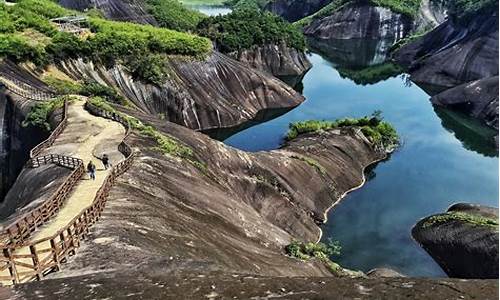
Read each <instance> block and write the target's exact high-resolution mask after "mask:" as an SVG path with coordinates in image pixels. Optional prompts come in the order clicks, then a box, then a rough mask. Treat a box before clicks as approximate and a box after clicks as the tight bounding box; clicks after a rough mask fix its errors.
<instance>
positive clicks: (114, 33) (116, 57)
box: [0, 0, 212, 84]
mask: <svg viewBox="0 0 500 300" xmlns="http://www.w3.org/2000/svg"><path fill="white" fill-rule="evenodd" d="M74 14H76V13H75V12H73V11H70V10H67V9H64V8H62V7H60V6H59V5H57V4H56V3H54V2H52V1H49V0H20V1H19V2H17V4H16V5H14V6H6V5H3V4H1V5H0V17H1V19H0V35H1V36H0V37H1V39H0V58H1V57H6V56H7V57H9V58H12V59H14V60H15V61H18V62H19V61H33V62H35V63H36V64H37V65H41V66H43V65H45V64H47V63H49V62H51V61H53V62H57V61H61V60H66V59H68V58H78V57H82V58H85V59H89V60H92V61H94V62H96V63H102V64H104V65H105V66H107V67H111V66H114V65H115V64H117V63H120V64H123V65H124V66H125V67H127V68H128V69H129V71H130V72H131V73H132V74H133V75H134V76H135V77H136V78H139V79H143V80H146V81H149V82H152V83H156V84H160V83H162V82H163V81H164V80H165V78H166V77H165V76H166V74H167V73H168V72H167V71H168V70H167V63H166V58H167V55H182V56H189V57H194V58H203V57H205V56H206V55H208V54H209V53H210V51H211V49H212V44H211V42H210V41H209V40H208V39H206V38H203V37H199V36H195V35H192V34H187V33H181V32H176V31H173V30H168V29H162V28H156V27H153V26H150V25H139V24H133V23H126V22H114V21H108V20H104V19H102V18H96V17H90V18H89V24H88V26H89V27H90V30H91V31H92V34H90V35H88V37H87V38H80V37H78V36H75V35H72V34H69V33H65V32H58V31H57V29H56V27H55V25H54V24H52V23H51V22H50V18H54V17H60V16H66V15H74ZM192 28H194V25H193V26H192ZM26 30H31V31H32V32H33V31H36V32H38V33H40V34H42V35H43V37H44V38H46V39H47V42H46V43H44V44H42V43H39V45H34V43H33V41H30V40H29V39H27V38H26V37H24V36H23V32H24V31H26Z"/></svg>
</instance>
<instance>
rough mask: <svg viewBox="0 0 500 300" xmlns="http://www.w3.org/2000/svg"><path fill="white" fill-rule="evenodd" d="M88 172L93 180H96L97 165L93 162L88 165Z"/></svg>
mask: <svg viewBox="0 0 500 300" xmlns="http://www.w3.org/2000/svg"><path fill="white" fill-rule="evenodd" d="M87 172H89V176H90V178H91V179H92V180H95V165H94V163H93V162H92V161H90V162H89V164H88V165H87Z"/></svg>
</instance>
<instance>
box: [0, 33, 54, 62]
mask: <svg viewBox="0 0 500 300" xmlns="http://www.w3.org/2000/svg"><path fill="white" fill-rule="evenodd" d="M0 57H7V58H9V59H11V60H13V61H27V60H29V61H32V62H34V63H37V64H40V65H44V64H45V63H46V53H45V49H44V48H43V47H42V46H40V45H32V44H30V41H29V40H28V39H27V38H26V37H24V36H22V35H16V34H11V33H8V34H3V33H0Z"/></svg>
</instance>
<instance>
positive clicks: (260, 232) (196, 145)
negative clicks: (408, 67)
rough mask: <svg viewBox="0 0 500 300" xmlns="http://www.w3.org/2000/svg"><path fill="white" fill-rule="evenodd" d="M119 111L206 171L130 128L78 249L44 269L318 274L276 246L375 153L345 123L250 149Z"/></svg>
mask: <svg viewBox="0 0 500 300" xmlns="http://www.w3.org/2000/svg"><path fill="white" fill-rule="evenodd" d="M129 113H131V114H134V115H136V116H137V117H139V118H141V119H143V120H148V121H149V122H150V123H151V124H154V125H155V126H157V128H160V129H161V130H162V131H163V132H165V133H168V134H170V135H171V136H173V137H174V138H176V139H178V140H179V141H182V143H184V144H185V145H187V146H189V147H190V148H191V149H193V151H194V155H195V156H196V157H197V159H199V160H200V161H201V162H202V163H204V164H206V169H205V170H200V169H197V168H196V167H194V166H192V165H191V164H189V163H187V162H184V161H181V160H179V159H176V158H172V157H169V156H165V155H163V154H160V153H158V152H157V151H156V150H154V146H155V144H154V143H153V142H152V141H151V140H150V139H149V138H144V137H142V136H140V135H137V134H133V135H132V136H131V137H130V138H129V142H130V143H131V144H132V145H133V147H134V148H136V150H138V151H139V155H138V157H137V159H136V160H135V163H134V165H133V166H132V168H131V169H130V170H129V171H127V173H125V174H124V175H123V176H121V177H120V179H119V180H118V182H117V183H116V185H115V186H114V187H113V189H112V191H111V195H110V198H109V200H108V202H107V204H106V210H105V211H104V212H103V216H102V218H101V219H100V220H99V222H98V223H97V224H96V225H95V226H94V227H93V229H92V231H91V232H92V233H91V234H90V236H89V238H88V239H87V240H86V241H85V243H82V247H81V248H80V249H79V254H78V255H77V256H75V258H74V259H73V260H72V262H71V263H70V264H67V265H65V267H64V268H63V271H61V272H58V273H54V276H58V277H59V276H62V277H66V276H74V275H77V274H81V273H82V272H91V273H93V272H97V271H102V270H112V269H114V270H117V269H121V270H125V269H123V268H124V267H125V266H127V265H129V266H130V262H141V263H137V264H135V263H134V265H133V266H132V268H133V269H141V268H144V267H145V266H147V265H150V266H152V265H155V266H157V267H155V269H156V268H157V269H156V271H155V272H161V273H171V272H182V271H187V272H197V271H202V272H206V271H215V270H219V271H224V272H238V273H251V274H264V275H328V274H330V273H329V271H328V270H326V269H325V267H324V266H322V265H321V264H320V263H315V262H313V261H312V262H309V263H304V262H301V261H299V260H296V259H291V258H289V257H287V256H285V255H284V253H283V248H284V246H285V245H287V244H288V243H289V242H290V241H291V239H293V238H296V239H300V240H304V241H315V240H317V239H318V237H319V235H320V230H319V228H318V226H317V223H318V222H322V221H323V220H324V219H325V217H324V213H325V211H326V210H327V209H328V208H329V207H330V206H331V205H332V204H333V203H334V202H335V201H336V200H338V198H339V197H341V196H342V195H343V194H344V193H345V192H346V191H347V190H349V189H351V188H353V187H356V186H358V185H360V184H361V183H362V182H363V180H362V170H363V168H364V167H366V166H367V165H368V164H370V163H372V162H374V161H376V160H379V159H382V158H384V157H385V153H380V152H375V151H374V150H372V147H371V145H370V144H369V143H368V142H367V141H366V140H365V138H364V136H363V135H362V134H361V133H359V132H358V131H356V130H351V129H346V130H343V131H342V132H341V131H329V132H326V133H323V134H320V135H309V136H304V137H301V138H298V139H297V140H296V141H293V142H291V143H288V144H287V145H286V146H284V148H283V149H280V150H276V151H271V152H259V153H253V154H251V153H246V152H242V151H239V150H236V149H234V148H231V147H227V146H225V145H224V144H222V143H220V142H217V141H214V140H212V139H210V138H209V137H207V136H205V135H203V134H200V133H195V132H193V131H192V130H189V129H187V128H183V127H180V126H178V125H175V124H172V123H168V122H167V123H165V122H164V121H160V120H155V119H154V118H152V117H150V116H147V115H143V114H137V113H136V112H132V111H129ZM307 161H310V162H311V161H316V162H317V164H313V163H308V162H307ZM306 181H307V184H304V182H306ZM126 268H127V269H128V271H127V272H129V271H130V269H129V268H130V267H126Z"/></svg>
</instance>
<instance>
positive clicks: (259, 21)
mask: <svg viewBox="0 0 500 300" xmlns="http://www.w3.org/2000/svg"><path fill="white" fill-rule="evenodd" d="M198 32H199V33H200V34H201V35H202V36H206V37H208V38H210V39H212V40H213V41H215V43H216V46H217V48H218V49H219V50H220V51H222V52H225V53H228V52H233V51H238V50H242V49H250V48H252V46H256V45H257V46H258V45H264V44H269V43H280V42H285V43H286V44H287V45H288V46H289V47H292V48H295V49H298V50H300V51H303V50H305V46H306V44H305V39H304V36H303V34H302V32H301V31H300V30H299V29H298V28H297V27H296V26H294V25H292V24H290V23H288V22H286V21H285V20H283V19H282V18H281V17H278V16H276V15H274V14H272V13H269V12H263V11H260V10H259V9H255V8H242V9H235V10H234V11H233V12H232V13H230V14H227V15H224V16H216V17H210V18H206V19H204V20H202V21H201V22H200V24H198Z"/></svg>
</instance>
